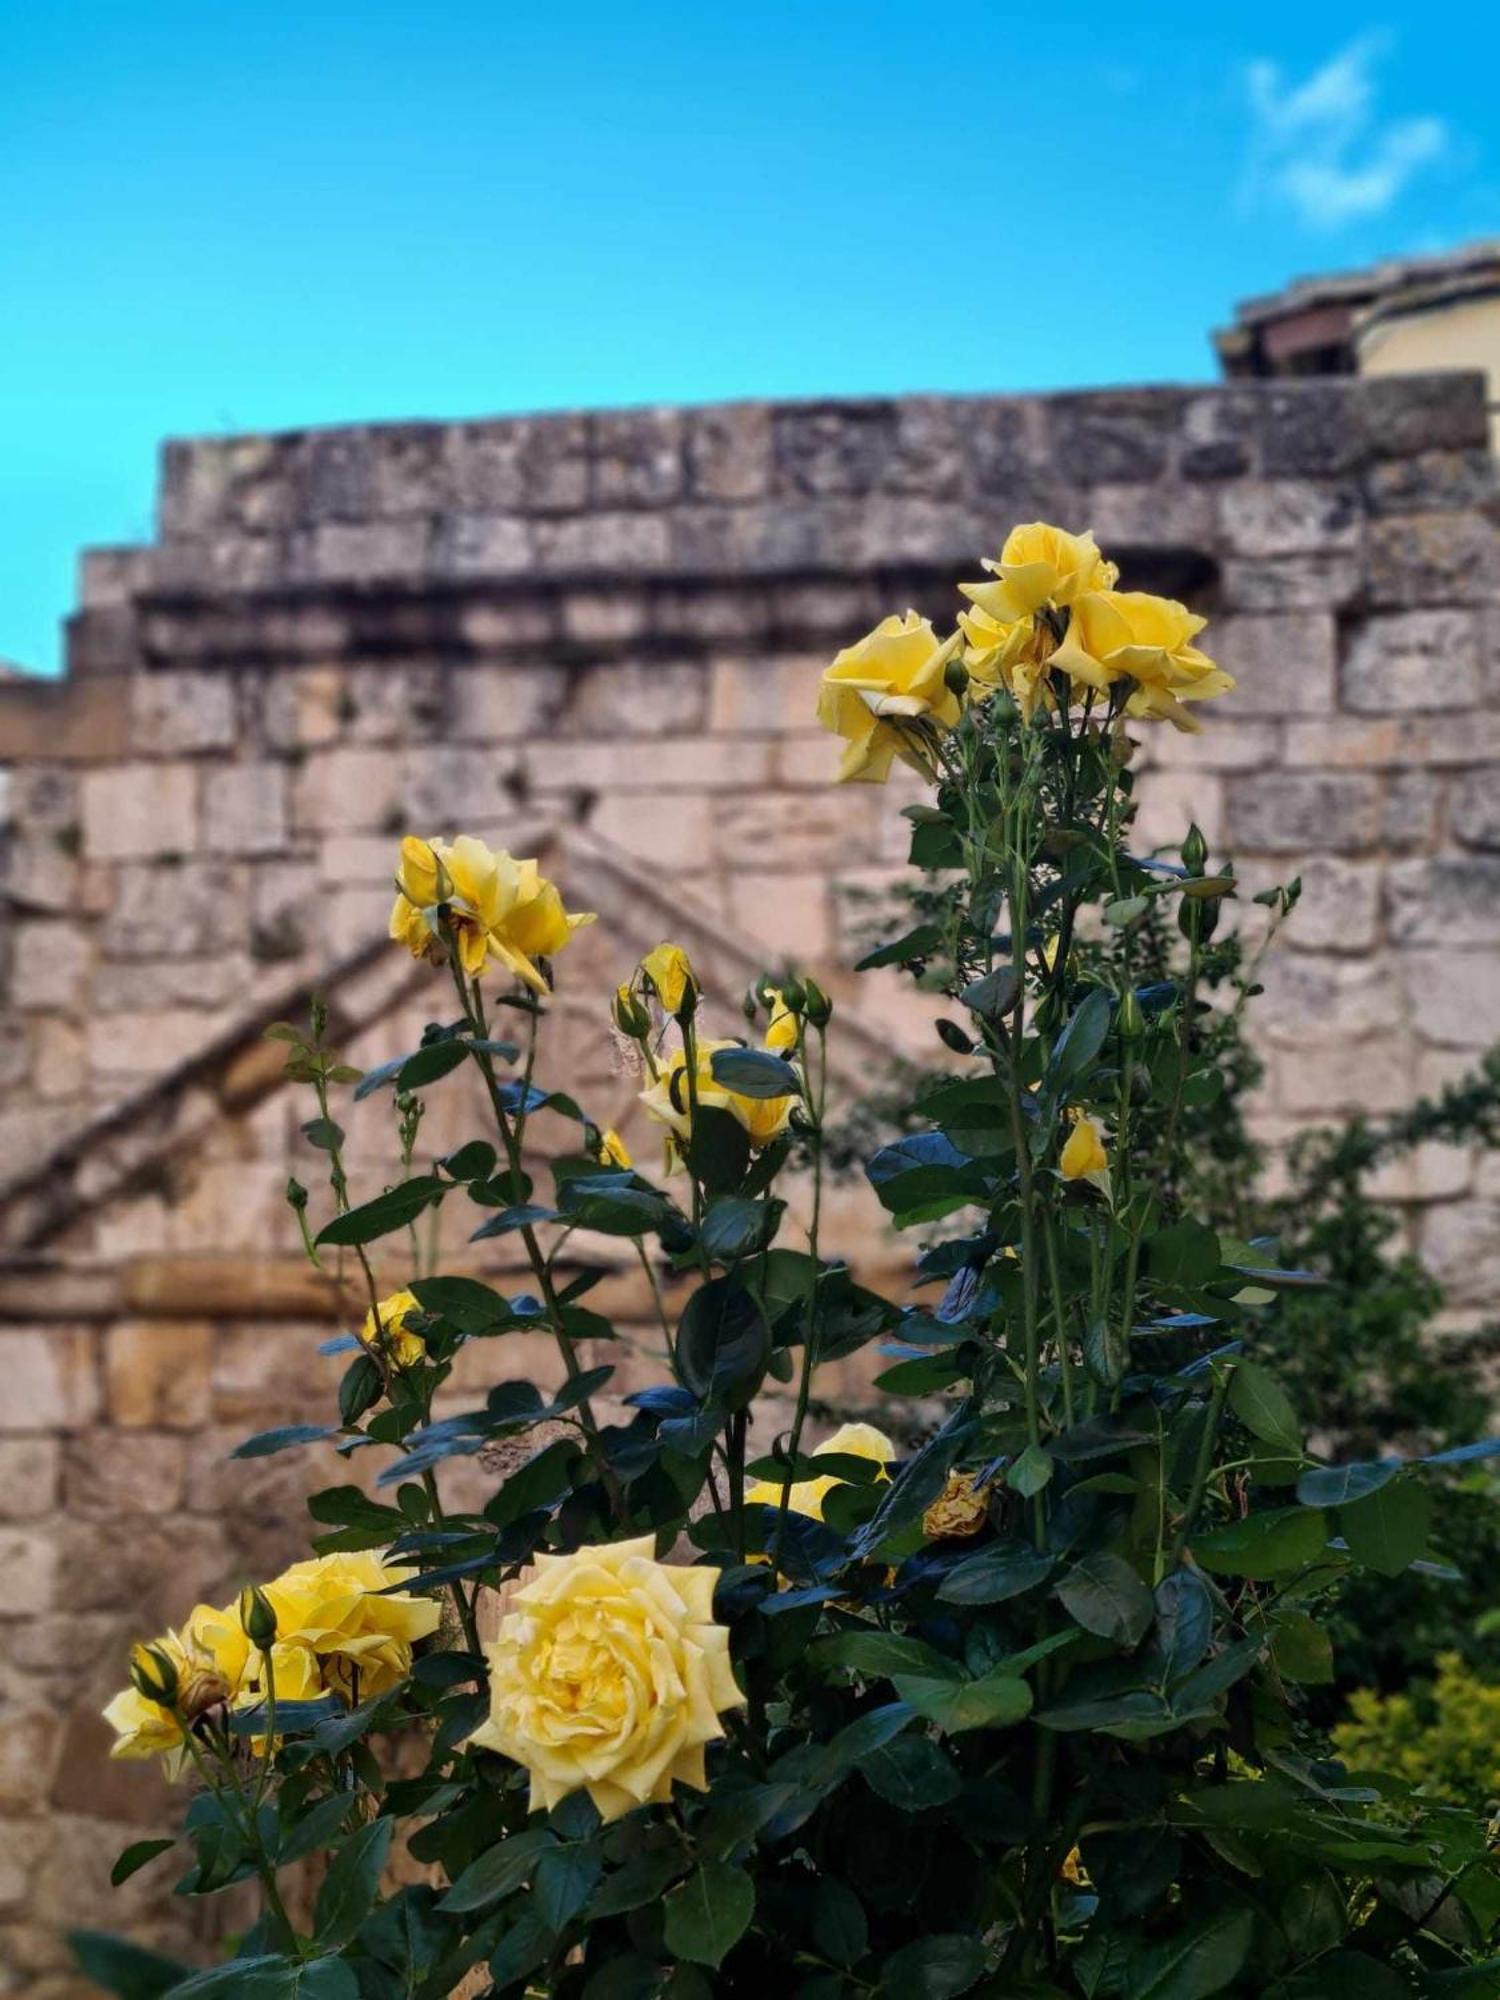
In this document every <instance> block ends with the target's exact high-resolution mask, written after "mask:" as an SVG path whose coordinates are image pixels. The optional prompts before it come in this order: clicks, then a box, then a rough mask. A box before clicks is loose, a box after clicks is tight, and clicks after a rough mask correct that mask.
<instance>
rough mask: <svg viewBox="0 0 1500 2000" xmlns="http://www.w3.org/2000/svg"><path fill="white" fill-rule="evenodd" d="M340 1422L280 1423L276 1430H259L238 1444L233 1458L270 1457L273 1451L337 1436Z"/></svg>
mask: <svg viewBox="0 0 1500 2000" xmlns="http://www.w3.org/2000/svg"><path fill="white" fill-rule="evenodd" d="M339 1428H340V1427H339V1425H338V1424H279V1425H278V1426H277V1427H276V1429H275V1430H269V1431H257V1432H256V1434H255V1436H254V1437H250V1438H246V1439H245V1442H244V1443H243V1444H237V1445H236V1446H235V1448H234V1450H233V1451H232V1452H231V1453H230V1454H229V1456H230V1457H231V1458H269V1457H270V1456H271V1454H272V1453H273V1452H277V1451H290V1450H291V1449H292V1448H293V1447H294V1446H295V1445H299V1444H316V1443H317V1442H318V1440H319V1439H320V1438H331V1437H337V1436H338V1434H339Z"/></svg>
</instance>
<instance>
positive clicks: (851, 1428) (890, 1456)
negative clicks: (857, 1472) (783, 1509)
mask: <svg viewBox="0 0 1500 2000" xmlns="http://www.w3.org/2000/svg"><path fill="white" fill-rule="evenodd" d="M833 1452H838V1453H840V1454H841V1455H842V1456H845V1457H848V1458H867V1459H869V1460H871V1461H872V1463H873V1464H875V1465H878V1466H879V1467H880V1468H881V1475H880V1476H881V1478H882V1479H884V1478H887V1477H889V1475H888V1474H887V1472H886V1471H885V1468H886V1466H888V1465H890V1464H891V1462H892V1461H893V1460H894V1458H895V1456H896V1447H895V1445H894V1444H892V1442H891V1440H890V1439H889V1438H888V1437H887V1436H886V1434H885V1432H884V1431H881V1430H877V1429H876V1428H875V1426H874V1424H841V1425H840V1426H839V1428H838V1429H837V1430H836V1431H835V1432H834V1433H833V1436H832V1437H830V1438H825V1439H824V1440H823V1442H822V1444H820V1445H819V1446H818V1448H817V1449H816V1451H814V1452H813V1453H812V1456H813V1457H814V1458H823V1457H826V1456H828V1455H829V1454H831V1453H833ZM842 1484H843V1481H842V1480H841V1479H839V1478H838V1476H837V1475H836V1474H834V1473H829V1474H828V1476H827V1477H826V1478H824V1479H799V1480H798V1481H797V1482H796V1484H795V1485H794V1486H793V1487H792V1490H791V1495H790V1498H789V1499H788V1501H787V1509H788V1512H790V1513H793V1514H806V1515H807V1516H808V1517H809V1518H810V1519H812V1520H814V1521H821V1520H822V1518H823V1502H824V1501H825V1500H826V1499H827V1498H828V1495H829V1494H830V1493H831V1492H832V1491H833V1489H834V1487H835V1486H840V1485H842ZM745 1498H746V1500H749V1501H754V1502H756V1503H758V1504H760V1505H763V1506H767V1507H779V1506H780V1505H781V1487H780V1485H779V1483H778V1482H777V1481H776V1480H774V1479H757V1480H754V1481H753V1482H752V1483H751V1484H750V1485H749V1486H747V1487H746V1488H745Z"/></svg>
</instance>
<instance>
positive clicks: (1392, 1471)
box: [1297, 1458, 1401, 1507]
mask: <svg viewBox="0 0 1500 2000" xmlns="http://www.w3.org/2000/svg"><path fill="white" fill-rule="evenodd" d="M1400 1470H1401V1464H1400V1461H1399V1460H1398V1459H1393V1458H1383V1459H1366V1460H1364V1461H1363V1462H1358V1463H1355V1464H1353V1465H1315V1466H1313V1467H1312V1469H1311V1470H1310V1471H1308V1472H1304V1473H1303V1474H1302V1476H1301V1478H1299V1479H1298V1481H1297V1498H1298V1499H1299V1500H1300V1501H1301V1502H1302V1505H1303V1506H1304V1507H1347V1506H1352V1505H1353V1503H1354V1502H1355V1501H1356V1500H1364V1499H1367V1498H1368V1497H1369V1495H1370V1494H1372V1493H1378V1492H1379V1491H1380V1489H1381V1487H1382V1486H1388V1485H1389V1484H1390V1482H1391V1481H1392V1480H1393V1479H1394V1478H1395V1476H1396V1474H1397V1473H1398V1472H1399V1471H1400Z"/></svg>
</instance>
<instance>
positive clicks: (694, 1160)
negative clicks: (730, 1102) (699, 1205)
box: [686, 1104, 750, 1197]
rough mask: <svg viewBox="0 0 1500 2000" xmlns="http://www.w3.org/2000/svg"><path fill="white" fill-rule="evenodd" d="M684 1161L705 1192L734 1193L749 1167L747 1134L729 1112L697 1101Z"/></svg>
mask: <svg viewBox="0 0 1500 2000" xmlns="http://www.w3.org/2000/svg"><path fill="white" fill-rule="evenodd" d="M686 1150H687V1163H688V1168H689V1170H690V1172H691V1173H692V1175H693V1177H694V1179H696V1180H699V1181H701V1182H702V1183H703V1190H704V1192H705V1194H707V1195H709V1196H710V1197H712V1196H714V1195H716V1194H733V1193H734V1192H735V1191H736V1189H738V1188H739V1186H740V1185H741V1183H742V1182H743V1181H744V1179H745V1175H746V1173H747V1171H748V1169H749V1166H750V1134H749V1133H748V1132H747V1131H746V1130H745V1128H744V1126H743V1125H742V1124H741V1123H740V1121H739V1119H738V1118H736V1117H735V1115H734V1113H733V1112H732V1111H725V1110H723V1109H721V1108H720V1106H718V1105H717V1104H700V1105H699V1106H698V1110H697V1114H696V1116H695V1117H694V1119H693V1130H692V1136H691V1137H690V1138H689V1140H688V1142H687V1149H686Z"/></svg>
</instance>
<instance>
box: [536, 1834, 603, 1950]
mask: <svg viewBox="0 0 1500 2000" xmlns="http://www.w3.org/2000/svg"><path fill="white" fill-rule="evenodd" d="M603 1868H604V1857H603V1855H602V1854H601V1852H600V1850H599V1843H598V1842H597V1841H595V1840H575V1841H573V1842H571V1843H570V1844H569V1845H568V1846H566V1847H554V1848H551V1849H549V1850H548V1852H547V1853H545V1854H544V1855H543V1856H542V1858H541V1860H540V1861H538V1863H537V1866H536V1881H535V1883H534V1885H533V1887H532V1892H531V1894H532V1900H533V1902H534V1903H535V1905H536V1910H537V1915H538V1916H539V1917H540V1918H541V1919H542V1922H543V1923H544V1924H546V1925H547V1926H548V1928H549V1929H551V1930H554V1931H560V1930H562V1929H563V1928H564V1926H565V1925H567V1924H569V1923H571V1922H572V1920H573V1918H574V1917H576V1916H577V1914H578V1912H579V1911H580V1910H581V1909H582V1908H583V1906H584V1904H585V1903H586V1902H587V1901H588V1899H589V1897H590V1896H591V1895H592V1894H593V1892H594V1884H595V1883H596V1882H597V1881H598V1880H599V1876H600V1874H601V1873H602V1871H603Z"/></svg>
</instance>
